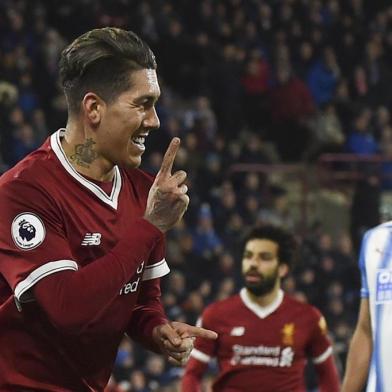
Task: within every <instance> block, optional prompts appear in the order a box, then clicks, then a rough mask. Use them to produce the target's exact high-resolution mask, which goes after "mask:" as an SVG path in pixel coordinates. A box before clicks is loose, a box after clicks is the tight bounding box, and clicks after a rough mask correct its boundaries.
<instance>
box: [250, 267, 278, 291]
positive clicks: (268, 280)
mask: <svg viewBox="0 0 392 392" xmlns="http://www.w3.org/2000/svg"><path fill="white" fill-rule="evenodd" d="M249 273H252V274H256V272H255V271H254V272H252V271H248V272H247V274H249ZM247 274H245V275H244V278H245V276H246V275H247ZM258 275H259V276H260V278H261V280H260V282H258V283H256V282H254V283H252V282H247V281H246V280H245V287H246V288H247V289H248V290H249V292H250V293H252V294H253V295H255V296H257V297H260V296H262V295H266V294H269V293H270V292H271V291H272V290H273V289H274V287H275V285H276V281H277V280H278V268H276V270H275V271H274V272H273V273H272V274H271V275H269V276H263V275H261V274H258Z"/></svg>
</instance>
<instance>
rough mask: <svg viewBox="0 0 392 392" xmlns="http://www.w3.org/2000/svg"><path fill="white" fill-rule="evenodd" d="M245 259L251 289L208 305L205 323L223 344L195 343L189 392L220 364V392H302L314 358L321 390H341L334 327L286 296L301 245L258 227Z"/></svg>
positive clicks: (277, 231) (187, 374) (216, 390)
mask: <svg viewBox="0 0 392 392" xmlns="http://www.w3.org/2000/svg"><path fill="white" fill-rule="evenodd" d="M244 244H245V245H244V249H243V257H242V275H243V278H244V283H245V284H244V285H245V287H244V288H242V290H241V291H240V293H239V294H237V295H234V296H232V297H229V298H228V299H225V300H223V301H219V302H215V303H213V304H211V305H209V306H208V307H207V308H206V310H205V311H204V312H203V314H202V317H201V319H200V324H201V325H202V326H203V327H204V328H211V329H213V330H214V331H216V332H218V339H217V340H215V341H205V340H202V339H196V342H195V348H194V349H193V351H192V353H191V358H190V359H189V361H188V364H187V366H186V369H185V374H184V377H183V379H182V391H183V392H196V391H201V382H202V378H203V374H204V372H205V371H206V369H207V367H208V363H209V361H210V360H211V359H212V358H216V359H217V361H218V366H219V374H218V376H217V378H216V380H215V382H214V384H213V391H214V392H254V391H257V392H271V391H273V392H303V391H306V387H305V380H304V368H305V364H306V361H307V359H308V358H309V359H311V360H312V361H313V363H314V364H315V369H316V371H317V374H318V384H319V390H320V391H321V392H337V391H339V377H338V373H337V369H336V366H335V363H334V358H333V355H332V347H331V343H330V341H329V339H328V337H327V327H326V323H325V320H324V318H323V316H322V315H321V314H320V312H319V311H318V310H317V309H316V308H314V307H313V306H311V305H309V304H305V303H302V302H299V301H297V300H296V299H294V298H292V297H290V296H289V295H287V294H284V293H283V291H282V290H281V288H280V286H281V279H282V278H283V277H284V276H285V275H286V274H287V272H288V271H289V268H290V267H291V266H292V264H293V259H294V255H295V248H296V244H295V241H294V239H293V237H292V236H291V235H290V234H289V233H287V232H285V231H284V230H283V229H281V228H277V227H273V226H265V227H261V228H254V229H252V230H251V231H250V233H249V235H248V236H247V237H246V240H245V243H244Z"/></svg>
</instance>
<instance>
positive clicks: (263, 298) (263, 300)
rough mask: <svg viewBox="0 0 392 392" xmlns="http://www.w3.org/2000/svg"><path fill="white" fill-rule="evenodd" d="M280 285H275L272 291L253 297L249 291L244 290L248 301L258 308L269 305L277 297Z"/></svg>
mask: <svg viewBox="0 0 392 392" xmlns="http://www.w3.org/2000/svg"><path fill="white" fill-rule="evenodd" d="M279 290H280V285H276V286H275V287H274V289H273V290H272V291H270V292H269V293H267V294H264V295H259V296H258V295H254V294H252V293H251V292H250V291H249V290H246V292H247V293H248V297H249V299H250V300H251V301H252V302H254V303H256V304H257V305H259V306H262V307H266V306H269V305H271V304H272V303H273V302H274V301H275V300H276V299H277V298H278V295H279Z"/></svg>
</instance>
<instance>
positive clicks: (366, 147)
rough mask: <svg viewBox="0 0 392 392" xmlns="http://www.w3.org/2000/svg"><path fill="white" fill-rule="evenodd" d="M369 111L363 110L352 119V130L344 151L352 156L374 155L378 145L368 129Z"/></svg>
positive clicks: (369, 128)
mask: <svg viewBox="0 0 392 392" xmlns="http://www.w3.org/2000/svg"><path fill="white" fill-rule="evenodd" d="M370 120H371V111H370V110H369V109H363V110H362V111H361V112H360V113H359V114H358V115H357V116H356V117H355V119H354V127H353V130H352V131H351V132H350V133H349V135H348V137H347V144H346V150H347V152H349V153H352V154H358V155H374V154H376V153H377V152H378V151H379V145H378V143H377V141H376V139H375V137H374V135H373V133H372V130H371V127H370Z"/></svg>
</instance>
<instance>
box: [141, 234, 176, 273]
mask: <svg viewBox="0 0 392 392" xmlns="http://www.w3.org/2000/svg"><path fill="white" fill-rule="evenodd" d="M165 252H166V242H165V237H164V236H163V235H162V236H161V239H160V240H159V241H158V242H157V244H156V245H155V247H154V249H153V250H152V251H151V254H150V257H149V259H148V262H147V265H146V267H145V269H144V272H143V280H150V279H156V278H161V277H162V276H165V275H167V274H168V273H169V272H170V268H169V266H168V265H167V262H166V259H165Z"/></svg>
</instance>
